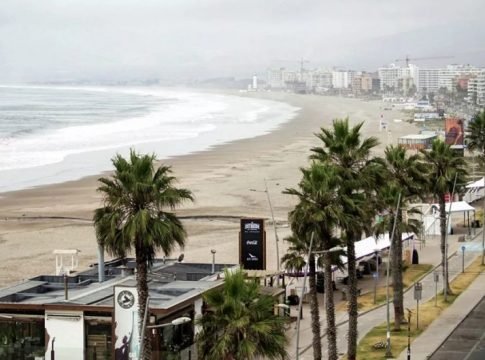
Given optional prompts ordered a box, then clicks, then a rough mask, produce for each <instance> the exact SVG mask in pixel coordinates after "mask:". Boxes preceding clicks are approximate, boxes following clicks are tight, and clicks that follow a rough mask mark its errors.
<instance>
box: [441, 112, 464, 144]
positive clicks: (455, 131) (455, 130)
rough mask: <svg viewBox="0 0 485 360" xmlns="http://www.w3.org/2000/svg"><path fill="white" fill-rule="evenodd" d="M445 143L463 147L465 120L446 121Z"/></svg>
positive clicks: (451, 119) (453, 119)
mask: <svg viewBox="0 0 485 360" xmlns="http://www.w3.org/2000/svg"><path fill="white" fill-rule="evenodd" d="M445 142H446V143H447V144H448V145H463V120H462V119H458V118H447V119H445Z"/></svg>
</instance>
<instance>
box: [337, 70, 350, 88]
mask: <svg viewBox="0 0 485 360" xmlns="http://www.w3.org/2000/svg"><path fill="white" fill-rule="evenodd" d="M352 78H353V72H352V71H343V70H337V71H332V86H333V88H334V89H348V88H349V87H350V86H351V84H352Z"/></svg>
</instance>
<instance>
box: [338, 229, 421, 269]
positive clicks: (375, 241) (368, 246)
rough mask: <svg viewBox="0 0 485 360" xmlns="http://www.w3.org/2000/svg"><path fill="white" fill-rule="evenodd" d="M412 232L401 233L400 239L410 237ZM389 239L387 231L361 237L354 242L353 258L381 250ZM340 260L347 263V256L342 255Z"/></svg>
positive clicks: (386, 245) (387, 246) (389, 242)
mask: <svg viewBox="0 0 485 360" xmlns="http://www.w3.org/2000/svg"><path fill="white" fill-rule="evenodd" d="M413 236H414V233H404V234H402V241H405V240H409V239H412V237H413ZM390 244H391V241H390V240H389V233H387V234H385V235H381V236H379V237H378V238H375V237H374V236H371V237H368V238H365V239H362V240H360V241H356V242H355V258H356V259H361V258H363V257H366V256H369V255H372V254H374V252H375V251H376V250H378V251H381V250H384V249H387V248H389V246H390ZM341 260H342V262H343V263H344V264H346V263H347V257H346V256H342V257H341Z"/></svg>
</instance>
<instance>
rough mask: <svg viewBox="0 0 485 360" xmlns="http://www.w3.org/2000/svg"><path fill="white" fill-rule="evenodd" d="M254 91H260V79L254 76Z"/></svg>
mask: <svg viewBox="0 0 485 360" xmlns="http://www.w3.org/2000/svg"><path fill="white" fill-rule="evenodd" d="M253 90H258V77H257V76H256V75H253Z"/></svg>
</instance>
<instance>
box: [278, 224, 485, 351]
mask: <svg viewBox="0 0 485 360" xmlns="http://www.w3.org/2000/svg"><path fill="white" fill-rule="evenodd" d="M458 236H459V235H452V236H449V254H450V255H452V254H454V253H455V252H457V250H458V249H459V248H460V247H461V245H462V244H463V243H458V241H457V240H458ZM475 243H479V244H480V245H481V232H479V233H478V234H476V235H475V238H474V240H472V241H468V242H466V244H475ZM480 248H481V247H480ZM419 254H420V263H427V264H433V265H438V264H439V263H440V262H441V252H440V250H439V237H435V238H432V239H428V241H427V244H426V246H425V247H423V248H422V249H420V250H419ZM477 255H478V253H477V252H472V251H469V252H466V253H465V266H467V265H468V264H470V263H471V262H472V261H473V260H474V259H475V258H476V256H477ZM448 264H449V274H450V281H451V280H452V279H453V278H454V277H455V276H456V275H457V274H458V273H460V272H461V267H462V257H461V256H451V258H450V259H449V261H448ZM437 270H439V271H440V282H439V283H438V292H439V291H441V290H442V282H441V280H442V279H441V267H438V268H437ZM421 283H422V284H423V292H422V302H424V301H427V300H429V299H431V298H432V297H434V295H435V292H434V291H435V285H434V280H433V273H430V274H429V275H427V276H426V277H424V278H423V279H422V280H421ZM338 295H340V294H338V292H337V293H336V300H337V299H340V298H339V297H338ZM320 304H323V302H320ZM415 305H416V302H415V300H414V298H413V291H412V290H411V291H409V290H408V291H407V292H405V294H404V306H405V307H414V306H415ZM468 309H470V308H469V307H468ZM390 311H391V318H392V317H393V308H392V304H391V309H390ZM303 314H304V318H303V319H302V321H301V324H300V344H299V350H300V351H299V354H300V357H299V358H300V359H301V360H309V359H312V358H313V351H312V332H311V316H310V308H309V305H308V304H304V305H303ZM293 315H296V314H295V313H293ZM385 319H386V307H385V306H380V307H378V308H376V309H373V310H370V311H368V312H364V313H361V314H359V322H358V331H359V341H360V340H361V339H362V338H363V337H364V336H365V335H366V334H367V333H368V332H369V331H370V330H371V329H373V328H374V327H375V326H377V325H379V324H381V323H382V322H384V321H385ZM320 321H321V326H322V327H321V329H322V335H323V337H322V353H323V355H324V356H326V351H327V344H326V337H325V329H326V318H325V308H324V306H320ZM336 322H337V348H338V351H339V354H342V355H343V354H345V353H346V352H347V338H346V335H347V331H348V325H347V313H346V312H337V313H336ZM288 335H289V338H290V344H289V346H288V352H289V354H290V358H292V359H294V358H295V357H296V356H295V355H296V329H295V326H292V328H291V329H290V330H289V332H288Z"/></svg>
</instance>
